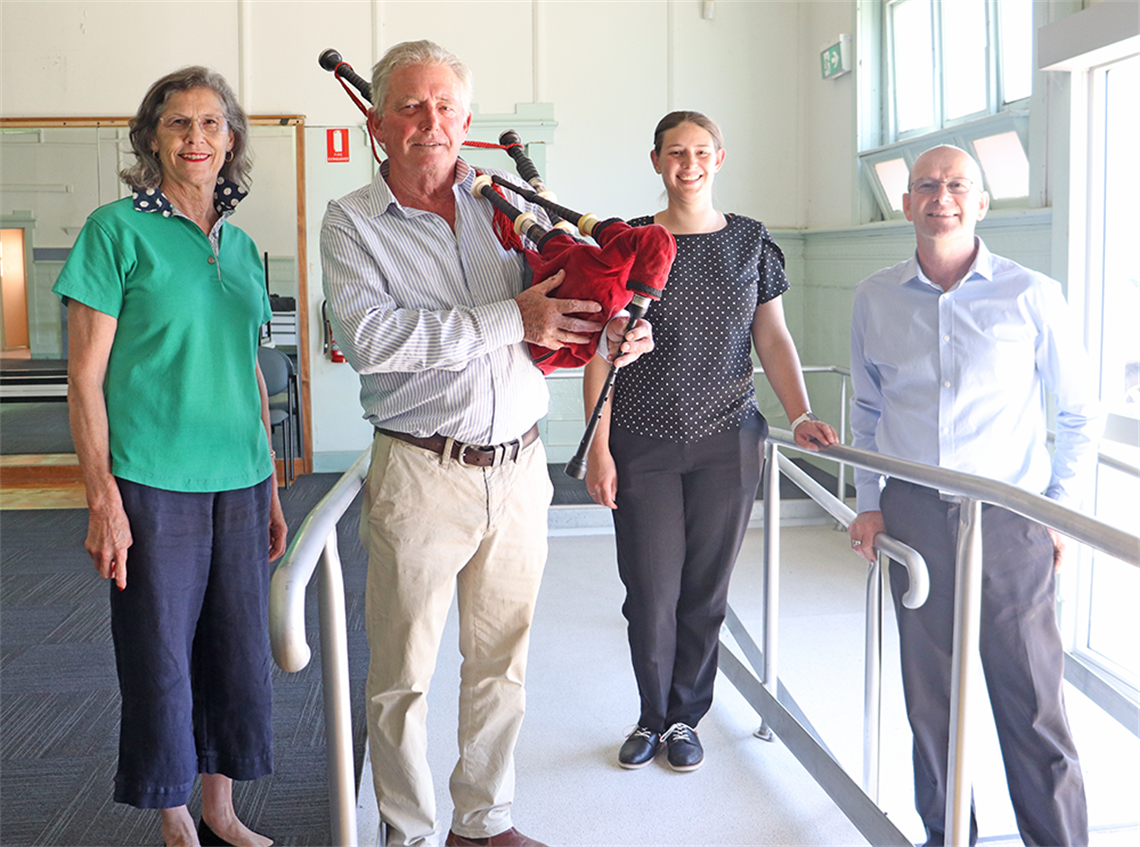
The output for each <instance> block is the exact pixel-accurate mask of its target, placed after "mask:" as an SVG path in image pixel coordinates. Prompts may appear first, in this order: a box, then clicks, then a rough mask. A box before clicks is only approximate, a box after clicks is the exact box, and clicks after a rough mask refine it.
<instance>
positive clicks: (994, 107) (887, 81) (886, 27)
mask: <svg viewBox="0 0 1140 847" xmlns="http://www.w3.org/2000/svg"><path fill="white" fill-rule="evenodd" d="M906 2H910V0H883V2H882V20H881V22H880V30H879V31H880V33H881V37H880V39H879V47H880V51H881V56H882V61H883V81H884V89H885V94H884V108H883V110H882V120H883V125H882V134H881V136H880V137H881V138H885V139H887V140H888V143H896V142H900V141H906V140H908V139H912V138H918V137H920V136H925V135H931V134H934V133H938V132H941V131H945V130H949V129H952V128H954V127H958V126H963V125H968V124H970V123H972V122H974V121H977V120H979V119H982V118H985V117H987V116H990V115H997V114H1000V113H1002V112H1006V111H1024V110H1027V109H1028V108H1029V98H1030V96H1031V95H1027V96H1026V97H1023V98H1020V99H1018V100H1014V101H1010V102H1005V81H1004V79H1003V78H1002V67H1001V65H1002V63H1001V55H1000V50H1001V43H1002V41H1001V27H1002V24H1001V13H1000V11H999V5H1000V4H999V2H998V0H984V2H985V9H986V83H985V87H986V105H985V107H983V108H982V109H979V110H977V111H975V112H971V113H970V114H967V115H960V116H958V117H955V118H949V117H947V116H946V102H947V96H946V82H947V81H946V74H945V73H944V69H943V45H942V11H943V8H944V4H945V3H946V2H947V0H929V2H930V4H931V8H932V9H933V10H934V12H935V14H934V16H933V20H932V22H931V32H932V38H933V41H934V43H933V44H932V45H931V48H932V60H933V63H934V67H933V75H934V79H935V80H936V81H937V84H936V85H935V87H934V91H933V92H932V94H933V97H934V103H935V110H934V111H935V123H933V124H929V125H927V126H924V127H917V128H914V129H909V130H905V131H899V130H898V129H897V113H898V105H897V98H896V87H895V84H894V79H895V68H894V64H895V51H894V19H893V16H892V14H891V10H892V8H893V7H895V6H899V5H901V4H903V3H906Z"/></svg>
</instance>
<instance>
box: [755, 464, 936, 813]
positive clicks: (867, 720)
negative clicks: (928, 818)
mask: <svg viewBox="0 0 1140 847" xmlns="http://www.w3.org/2000/svg"><path fill="white" fill-rule="evenodd" d="M775 455H776V459H777V460H778V464H779V468H780V471H781V473H783V474H784V476H786V477H788V479H790V480H791V481H792V482H793V483H795V484H796V485H797V486H798V487H799V488H800V489H801V490H802V491H804V493H806V494H807V495H808V496H809V497H811V499H812V500H814V501H815V502H816V503H817V504H819V505H820V506H822V507H823V509H824V510H825V511H827V512H828V514H830V515H831V516H832V517H833V518H835V520H836V521H838V522H839V524H840V526H842V527H843V528H844V529H847V527H848V526H850V525H851V522H852V521H853V520H855V512H854V511H853V510H852V509H851V508H850V507H849V506H848V505H847V504H846V503H844V502H842V501H841V500H839V498H837V497H835V496H834V495H833V494H832V493H831V492H830V491H828V490H827V489H826V488H824V487H823V486H822V485H820V484H819V483H818V482H816V481H815V480H814V479H812V478H811V477H810V476H808V474H807V472H806V471H804V470H803V469H802V468H800V467H799V466H798V465H796V464H794V463H793V462H792V460H791V459H789V458H788V457H787V456H785V455H784V454H783V453H779V452H776V454H775ZM874 544H875V549H876V551H878V552H879V554H880V556H879V557H878V558H876V559H875V560H874V561H872V562H869V563H868V565H867V590H866V603H865V608H864V632H863V658H864V661H863V790H864V791H866V792H867V796H868V797H870V798H871V799H872V800H874V801H875V802H876V803H877V802H878V799H879V755H880V750H879V730H880V726H879V724H880V716H881V714H882V670H881V669H882V655H883V635H882V633H883V584H882V565H881V558H882V555H887V556H890V557H891V558H892V559H894V560H895V561H897V562H899V563H901V564H902V565H903V566H904V567H905V568H906V571H907V578H908V586H907V590H906V593H905V594H903V597H902V604H903V605H904V606H906V607H907V608H908V609H917V608H918V607H919V606H921V605H922V604H923V603H925V602H926V598H927V597H928V596H929V594H930V574H929V572H928V571H927V569H926V560H925V559H923V558H922V554H920V553H919V552H918V551H917V550H915V549H914V548H913V547H911V546H909V545H907V544H903V543H902V542H901V541H899V540H898V539H896V538H893V537H891V536H890V535H887V534H886V533H885V532H880V533H878V534H877V535H876V536H875V541H874Z"/></svg>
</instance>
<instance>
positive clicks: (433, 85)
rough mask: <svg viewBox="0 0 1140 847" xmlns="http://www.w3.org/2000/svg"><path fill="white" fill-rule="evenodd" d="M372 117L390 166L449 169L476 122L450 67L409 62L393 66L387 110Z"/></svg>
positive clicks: (404, 170) (408, 171)
mask: <svg viewBox="0 0 1140 847" xmlns="http://www.w3.org/2000/svg"><path fill="white" fill-rule="evenodd" d="M368 121H369V125H370V126H371V127H372V130H373V134H374V135H375V136H376V140H377V141H379V142H380V143H381V144H382V145H383V147H384V152H386V153H387V154H388V158H389V160H390V164H389V167H390V168H391V169H393V170H395V171H398V172H402V173H405V174H413V173H417V172H419V173H445V172H448V173H449V172H451V171H453V170H454V168H455V161H456V159H458V158H459V149H460V145H462V144H463V141H464V140H465V139H466V138H467V130H468V129H469V128H470V127H471V110H470V109H469V108H468V107H467V105H466V103H465V102H464V99H463V88H462V86H461V85H460V83H459V79H458V78H457V77H456V76H455V72H454V71H452V70H451V68H449V67H447V66H445V65H405V66H404V67H399V68H396V69H395V70H394V71H392V75H391V77H390V78H389V81H388V95H387V100H386V102H385V103H384V108H383V111H382V112H381V113H380V114H379V115H376V113H375V112H373V113H372V114H371V115H370V116H369V118H368Z"/></svg>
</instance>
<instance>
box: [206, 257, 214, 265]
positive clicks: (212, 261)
mask: <svg viewBox="0 0 1140 847" xmlns="http://www.w3.org/2000/svg"><path fill="white" fill-rule="evenodd" d="M206 261H207V262H209V263H210V264H211V265H212V264H214V262H216V261H217V260H216V259H215V258H214V257H213V256H211V257H210V258H208V259H207V260H206Z"/></svg>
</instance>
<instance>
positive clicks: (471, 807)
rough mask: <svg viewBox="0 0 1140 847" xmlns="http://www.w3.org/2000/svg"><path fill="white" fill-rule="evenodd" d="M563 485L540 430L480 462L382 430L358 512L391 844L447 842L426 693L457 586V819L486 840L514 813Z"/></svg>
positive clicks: (371, 683) (370, 692) (375, 764)
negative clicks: (550, 544)
mask: <svg viewBox="0 0 1140 847" xmlns="http://www.w3.org/2000/svg"><path fill="white" fill-rule="evenodd" d="M552 493H553V486H552V485H551V482H550V476H549V474H548V473H547V469H546V452H545V450H544V449H543V446H542V442H541V441H540V440H536V441H535V442H534V443H532V444H531V445H530V446H529V447H527V448H526V449H525V450H524V451H523V452H522V453H521V454H520V455H519V457H518V461H517V462H508V463H506V464H504V465H502V466H501V467H497V468H472V467H467V466H465V465H460V464H458V463H457V462H454V461H445V460H443V459H442V458H441V457H440V456H437V455H436V454H434V453H432V452H430V451H428V450H423V449H421V448H419V447H413V446H412V445H410V444H406V443H405V442H402V441H397V440H395V439H393V438H390V437H389V436H386V435H383V434H379V433H378V434H377V436H376V439H375V441H374V443H373V446H372V467H371V470H370V471H369V474H368V481H367V484H366V486H365V496H364V506H363V509H362V513H361V520H360V537H361V540H362V541H363V543H364V545H365V547H366V548H367V549H368V554H369V564H368V586H367V591H366V609H365V613H366V617H367V627H368V644H369V648H370V654H371V655H370V660H369V666H368V681H367V683H366V688H365V695H366V697H367V719H368V740H369V746H370V749H371V755H372V774H373V780H374V783H375V788H376V799H377V802H378V803H379V806H380V817H381V819H382V820H383V821H384V822H385V823H386V824H387V825H388V841H387V843H388V844H389V845H404V844H407V845H420V844H424V845H428V844H434V843H437V842H438V840H439V832H440V831H439V827H438V825H437V822H436V809H435V790H434V788H433V785H432V777H431V772H430V771H429V769H428V762H427V693H428V688H429V687H430V685H431V678H432V672H433V671H434V670H435V664H436V657H437V655H438V653H439V645H440V639H441V637H442V634H443V627H444V622H445V620H446V618H447V613H448V610H449V609H450V606H451V599H452V596H453V591H455V590H456V589H457V590H458V597H459V601H458V602H459V649H460V653H461V655H462V658H463V662H462V666H461V670H460V689H459V733H458V735H459V761H458V762H457V764H456V765H455V770H454V771H453V772H452V774H451V783H450V788H451V798H452V801H453V803H454V805H455V813H454V816H453V818H452V824H451V828H452V829H453V830H454V831H455V832H456V833H458V834H460V835H463V836H464V837H467V838H483V837H487V836H490V835H497V834H498V833H500V832H503V831H504V830H507V829H510V827H511V825H512V824H511V814H510V807H511V801H512V799H513V796H514V779H515V775H514V747H515V740H516V739H517V737H518V733H519V728H520V726H521V725H522V719H523V713H524V711H525V708H526V694H525V692H524V690H523V683H524V680H525V676H526V657H527V647H528V644H529V638H530V624H531V619H532V617H533V614H534V606H535V600H536V599H537V596H538V587H539V582H540V580H541V578H542V569H543V566H544V564H545V562H546V511H547V507H548V506H549V505H550V499H551V495H552Z"/></svg>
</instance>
